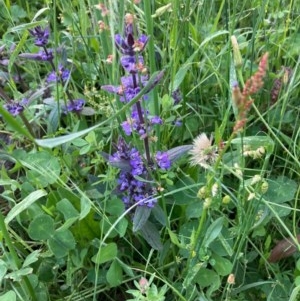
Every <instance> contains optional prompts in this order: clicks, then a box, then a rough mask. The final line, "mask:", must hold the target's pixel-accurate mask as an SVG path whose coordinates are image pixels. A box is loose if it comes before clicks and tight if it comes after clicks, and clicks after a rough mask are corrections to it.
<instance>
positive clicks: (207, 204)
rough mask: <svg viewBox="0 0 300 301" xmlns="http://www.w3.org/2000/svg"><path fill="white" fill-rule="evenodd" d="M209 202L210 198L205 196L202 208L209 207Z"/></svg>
mask: <svg viewBox="0 0 300 301" xmlns="http://www.w3.org/2000/svg"><path fill="white" fill-rule="evenodd" d="M211 202H212V198H206V199H205V200H204V204H203V208H204V209H206V208H209V207H210V205H211Z"/></svg>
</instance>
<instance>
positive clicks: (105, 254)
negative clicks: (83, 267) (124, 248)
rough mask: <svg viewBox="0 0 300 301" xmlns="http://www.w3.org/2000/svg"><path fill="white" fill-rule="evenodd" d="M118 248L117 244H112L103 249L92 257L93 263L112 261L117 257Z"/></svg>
mask: <svg viewBox="0 0 300 301" xmlns="http://www.w3.org/2000/svg"><path fill="white" fill-rule="evenodd" d="M117 253H118V248H117V245H116V244H115V243H110V244H108V245H106V246H104V247H101V248H100V249H99V251H98V253H97V254H96V255H94V256H93V257H92V261H93V262H95V263H96V264H101V263H104V262H108V261H111V260H113V259H115V258H116V257H117Z"/></svg>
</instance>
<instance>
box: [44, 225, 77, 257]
mask: <svg viewBox="0 0 300 301" xmlns="http://www.w3.org/2000/svg"><path fill="white" fill-rule="evenodd" d="M48 244H49V248H50V250H51V251H52V252H53V254H54V255H55V257H57V258H61V257H64V256H66V255H68V253H69V251H70V250H73V249H74V248H75V246H76V242H75V239H74V237H73V234H72V232H71V231H69V230H63V231H60V230H58V231H55V233H54V235H52V236H51V238H50V239H49V241H48Z"/></svg>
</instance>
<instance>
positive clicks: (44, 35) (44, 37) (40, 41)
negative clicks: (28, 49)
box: [29, 26, 50, 47]
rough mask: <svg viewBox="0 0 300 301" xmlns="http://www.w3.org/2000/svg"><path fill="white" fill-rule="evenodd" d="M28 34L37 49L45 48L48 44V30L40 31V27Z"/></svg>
mask: <svg viewBox="0 0 300 301" xmlns="http://www.w3.org/2000/svg"><path fill="white" fill-rule="evenodd" d="M29 32H30V34H31V35H32V36H33V37H34V38H35V42H34V44H35V45H36V46H39V47H45V46H46V45H47V44H48V39H49V35H50V30H49V28H48V27H46V28H45V29H42V27H41V26H37V27H35V28H34V29H32V30H30V29H29Z"/></svg>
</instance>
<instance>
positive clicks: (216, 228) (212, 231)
mask: <svg viewBox="0 0 300 301" xmlns="http://www.w3.org/2000/svg"><path fill="white" fill-rule="evenodd" d="M223 222H224V217H219V218H218V219H216V220H215V221H214V222H213V223H212V224H211V225H210V226H209V227H208V229H207V231H206V233H205V237H204V241H203V244H204V247H206V248H207V247H208V246H209V245H210V243H211V242H213V241H214V240H215V239H216V238H217V237H218V235H219V234H220V232H221V230H222V228H223Z"/></svg>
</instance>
